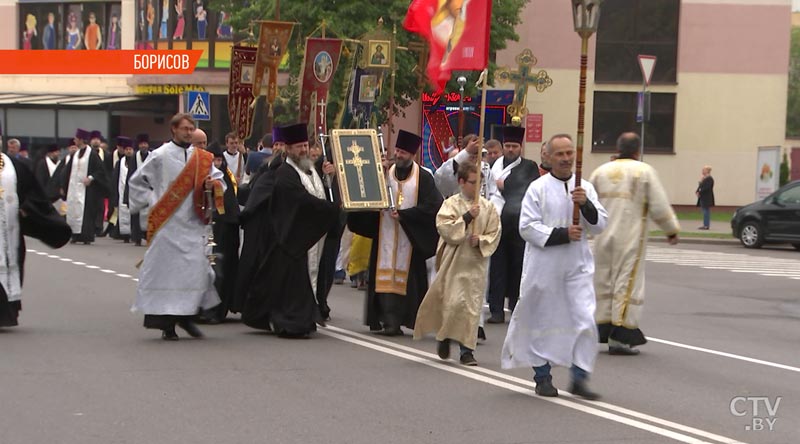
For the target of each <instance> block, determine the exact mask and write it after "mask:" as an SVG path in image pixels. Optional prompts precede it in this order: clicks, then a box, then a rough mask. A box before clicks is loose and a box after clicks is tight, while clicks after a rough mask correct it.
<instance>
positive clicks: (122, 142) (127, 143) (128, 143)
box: [117, 136, 133, 148]
mask: <svg viewBox="0 0 800 444" xmlns="http://www.w3.org/2000/svg"><path fill="white" fill-rule="evenodd" d="M117 146H121V147H123V148H131V147H133V140H131V138H130V137H125V136H117Z"/></svg>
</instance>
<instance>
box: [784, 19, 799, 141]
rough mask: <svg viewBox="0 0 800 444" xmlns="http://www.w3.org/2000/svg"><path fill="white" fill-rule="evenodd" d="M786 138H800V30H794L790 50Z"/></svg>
mask: <svg viewBox="0 0 800 444" xmlns="http://www.w3.org/2000/svg"><path fill="white" fill-rule="evenodd" d="M786 137H800V28H792V42H791V49H790V50H789V91H788V100H787V106H786Z"/></svg>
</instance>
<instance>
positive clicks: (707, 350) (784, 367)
mask: <svg viewBox="0 0 800 444" xmlns="http://www.w3.org/2000/svg"><path fill="white" fill-rule="evenodd" d="M647 340H648V341H653V342H657V343H659V344H665V345H671V346H673V347H678V348H685V349H687V350H693V351H698V352H703V353H708V354H711V355H717V356H723V357H726V358H731V359H737V360H739V361H745V362H751V363H753V364H759V365H765V366H768V367H775V368H779V369H781V370H789V371H790V372H798V373H800V368H798V367H792V366H790V365H785V364H778V363H777V362H770V361H764V360H761V359H755V358H749V357H747V356H741V355H735V354H733V353H727V352H722V351H717V350H711V349H710V348H703V347H696V346H694V345H688V344H681V343H680V342H673V341H667V340H665V339H658V338H651V337H650V336H648V337H647Z"/></svg>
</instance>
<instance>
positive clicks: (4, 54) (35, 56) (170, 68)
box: [0, 49, 203, 75]
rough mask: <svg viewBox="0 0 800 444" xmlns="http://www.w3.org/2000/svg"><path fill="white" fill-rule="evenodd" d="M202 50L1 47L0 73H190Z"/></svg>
mask: <svg viewBox="0 0 800 444" xmlns="http://www.w3.org/2000/svg"><path fill="white" fill-rule="evenodd" d="M202 55H203V51H202V50H199V49H188V50H163V51H162V50H159V51H137V50H132V49H131V50H127V49H126V50H117V51H70V50H43V51H24V50H22V51H21V50H0V60H2V61H3V63H1V64H0V74H86V75H100V74H161V75H164V74H192V73H193V72H194V68H195V67H196V66H197V62H199V61H200V57H201V56H202Z"/></svg>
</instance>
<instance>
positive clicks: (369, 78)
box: [358, 74, 378, 103]
mask: <svg viewBox="0 0 800 444" xmlns="http://www.w3.org/2000/svg"><path fill="white" fill-rule="evenodd" d="M377 95H378V76H376V75H374V74H366V75H362V76H361V77H360V78H359V83H358V101H359V102H364V103H372V102H375V97H376V96H377Z"/></svg>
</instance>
